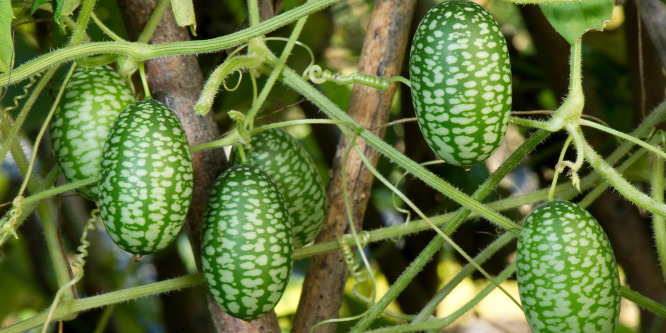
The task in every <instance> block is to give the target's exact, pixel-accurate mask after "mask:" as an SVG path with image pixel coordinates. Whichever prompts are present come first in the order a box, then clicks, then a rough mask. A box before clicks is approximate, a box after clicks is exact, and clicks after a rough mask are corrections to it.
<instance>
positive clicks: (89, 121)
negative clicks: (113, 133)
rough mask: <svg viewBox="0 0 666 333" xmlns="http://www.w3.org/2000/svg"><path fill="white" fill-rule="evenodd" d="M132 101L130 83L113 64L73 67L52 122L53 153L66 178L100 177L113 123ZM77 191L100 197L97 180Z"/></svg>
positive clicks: (95, 197) (87, 196) (90, 196)
mask: <svg viewBox="0 0 666 333" xmlns="http://www.w3.org/2000/svg"><path fill="white" fill-rule="evenodd" d="M133 101H134V96H133V95H132V91H131V90H130V88H129V86H128V85H127V83H125V81H124V80H123V79H122V78H121V77H120V75H118V73H116V72H115V71H114V70H113V69H111V67H109V66H103V67H96V68H85V67H77V68H76V70H74V73H73V74H72V77H71V78H70V80H69V82H67V86H66V87H65V92H64V94H63V96H62V99H61V101H60V105H59V107H58V109H57V110H56V112H55V114H54V115H53V120H52V121H51V124H50V132H51V144H52V146H53V154H54V157H55V160H56V163H57V164H58V166H59V167H60V170H61V171H62V174H63V176H64V177H65V179H67V181H69V182H74V181H77V180H84V179H88V178H91V177H97V175H98V174H99V163H100V159H101V158H102V148H103V147H104V141H105V140H106V136H107V135H108V133H109V129H110V127H111V124H112V123H113V121H114V119H116V117H117V116H118V114H119V113H120V111H122V110H123V109H124V108H125V107H126V106H128V105H129V104H130V103H132V102H133ZM78 191H79V192H80V193H81V194H82V195H83V196H85V197H86V198H88V199H90V200H97V196H98V193H97V185H96V184H95V185H90V186H86V187H82V188H79V189H78Z"/></svg>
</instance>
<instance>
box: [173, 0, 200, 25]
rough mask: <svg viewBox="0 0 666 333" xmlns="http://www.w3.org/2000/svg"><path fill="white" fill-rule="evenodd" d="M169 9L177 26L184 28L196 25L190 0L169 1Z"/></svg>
mask: <svg viewBox="0 0 666 333" xmlns="http://www.w3.org/2000/svg"><path fill="white" fill-rule="evenodd" d="M171 8H172V9H173V15H174V16H175V17H176V22H177V23H178V26H181V27H186V26H188V25H189V26H195V25H196V24H197V21H196V17H195V15H194V5H193V4H192V0H171Z"/></svg>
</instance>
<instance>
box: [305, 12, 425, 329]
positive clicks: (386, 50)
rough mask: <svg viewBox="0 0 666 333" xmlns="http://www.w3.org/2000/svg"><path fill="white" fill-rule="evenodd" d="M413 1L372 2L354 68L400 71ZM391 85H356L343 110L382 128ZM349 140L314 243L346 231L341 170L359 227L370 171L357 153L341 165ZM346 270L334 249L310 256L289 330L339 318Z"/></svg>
mask: <svg viewBox="0 0 666 333" xmlns="http://www.w3.org/2000/svg"><path fill="white" fill-rule="evenodd" d="M415 3H416V2H415V1H413V0H410V1H397V0H384V1H376V2H375V7H374V9H373V12H372V16H371V18H370V24H369V27H368V32H367V35H366V39H365V42H364V45H363V51H362V54H361V59H360V64H359V69H358V71H359V72H360V73H365V74H371V75H376V76H381V77H386V78H388V77H391V76H395V75H399V74H400V70H401V67H402V63H403V59H404V56H405V50H406V48H407V37H408V35H409V28H410V24H411V20H412V16H413V13H414V6H415ZM396 88H397V86H396V85H395V84H393V85H391V87H390V88H389V89H388V90H387V91H386V92H382V91H380V90H376V89H373V88H368V87H364V86H359V85H357V86H355V87H354V89H353V91H352V97H351V101H350V104H349V109H348V110H347V111H348V114H349V115H350V116H351V117H352V118H354V119H355V120H356V121H357V122H358V123H359V124H361V125H363V126H365V127H367V128H378V127H381V125H383V124H385V123H386V122H387V120H388V115H389V110H390V106H391V102H392V100H393V96H394V95H395V91H396ZM375 133H376V134H377V135H378V136H383V134H384V129H379V130H375ZM356 144H357V145H358V146H359V147H361V149H362V150H363V151H364V153H365V154H366V156H368V157H369V159H370V160H371V161H372V162H373V164H375V165H376V164H377V160H378V158H379V155H378V154H377V152H376V151H375V150H374V149H372V148H371V147H369V146H367V145H366V144H365V143H364V142H363V141H362V140H358V141H357V142H356ZM349 145H350V142H349V141H348V140H347V139H346V138H344V137H343V138H342V139H341V141H340V142H339V144H338V149H337V153H336V156H335V159H334V161H333V170H334V174H333V177H332V178H331V181H330V184H329V188H328V192H327V197H328V211H327V216H326V222H325V224H324V227H323V229H322V231H321V233H320V234H319V236H318V237H317V239H316V242H317V243H321V242H326V241H331V240H335V239H337V237H338V236H340V235H341V234H344V233H347V232H348V231H349V230H348V228H349V221H347V220H346V219H344V218H343V216H346V214H345V204H344V198H343V194H342V193H343V191H342V172H346V173H347V177H348V178H349V179H350V184H348V185H349V193H350V198H349V199H350V200H351V202H352V207H353V208H352V209H353V216H354V223H355V225H356V228H357V229H360V227H361V221H362V219H363V215H364V214H365V209H366V207H367V203H368V200H369V198H370V189H371V185H372V180H373V176H372V174H371V173H370V172H369V171H368V170H367V169H365V168H363V167H362V162H361V160H360V158H359V157H358V156H357V155H355V154H352V155H350V156H349V159H348V160H347V164H346V165H342V161H343V159H344V155H345V153H346V151H347V149H348V147H349ZM347 275H348V270H347V266H346V264H345V262H344V260H343V257H342V254H341V253H340V252H339V251H336V252H331V253H327V254H324V255H320V256H316V257H313V258H311V259H310V262H309V264H308V269H307V273H306V278H305V282H304V285H303V294H302V295H301V301H300V303H299V305H298V310H297V312H296V315H295V317H294V324H293V328H292V331H293V332H308V331H309V330H310V328H311V327H313V326H314V325H315V324H317V323H318V322H320V321H322V320H326V319H331V318H337V317H338V311H339V309H340V305H341V303H342V298H343V296H344V285H345V281H346V278H347ZM316 331H317V332H334V331H335V325H330V324H329V325H324V326H321V327H318V328H317V329H316Z"/></svg>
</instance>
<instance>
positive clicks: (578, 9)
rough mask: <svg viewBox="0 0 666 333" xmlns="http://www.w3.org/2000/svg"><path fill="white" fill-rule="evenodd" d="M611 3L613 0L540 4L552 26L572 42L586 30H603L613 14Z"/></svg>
mask: <svg viewBox="0 0 666 333" xmlns="http://www.w3.org/2000/svg"><path fill="white" fill-rule="evenodd" d="M613 5H614V3H613V0H588V1H570V2H566V3H564V2H561V3H549V4H542V5H540V6H541V11H542V12H543V15H544V16H546V19H548V22H550V24H551V25H552V26H553V28H555V30H556V31H557V32H558V33H559V34H560V35H562V37H564V39H566V40H567V42H569V44H573V43H574V42H575V41H576V40H577V39H578V38H579V37H580V36H582V35H583V34H584V33H585V32H587V31H588V30H603V29H604V24H605V23H606V22H607V21H609V20H610V19H611V16H612V15H613Z"/></svg>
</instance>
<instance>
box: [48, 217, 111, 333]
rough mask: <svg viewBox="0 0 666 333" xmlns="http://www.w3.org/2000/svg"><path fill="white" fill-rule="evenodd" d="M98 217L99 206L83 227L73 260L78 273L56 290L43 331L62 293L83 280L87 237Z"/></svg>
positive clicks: (87, 243)
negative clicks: (79, 243)
mask: <svg viewBox="0 0 666 333" xmlns="http://www.w3.org/2000/svg"><path fill="white" fill-rule="evenodd" d="M98 218H99V208H95V209H93V210H92V211H91V212H90V218H89V219H88V221H87V222H86V224H85V226H84V227H83V232H82V233H81V240H80V241H81V245H79V246H78V247H77V248H76V250H77V251H78V253H77V254H76V256H75V257H74V262H72V264H71V265H72V268H76V274H75V275H74V277H73V278H72V279H71V280H70V281H69V282H68V283H66V284H64V285H63V286H62V287H60V289H58V291H57V292H56V295H55V297H54V299H53V304H51V308H50V310H49V314H48V316H47V317H46V321H45V322H44V327H43V328H42V333H46V331H47V329H48V327H49V323H50V322H51V318H52V317H53V314H54V313H55V310H56V308H57V307H58V302H59V301H60V297H61V296H62V293H63V292H65V290H67V289H68V288H71V287H72V286H74V285H75V284H76V283H78V282H79V281H80V280H81V278H83V266H84V265H85V264H86V261H85V258H86V257H87V256H88V247H90V242H89V241H88V240H87V239H86V238H88V231H89V230H93V229H95V221H97V219H98Z"/></svg>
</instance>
